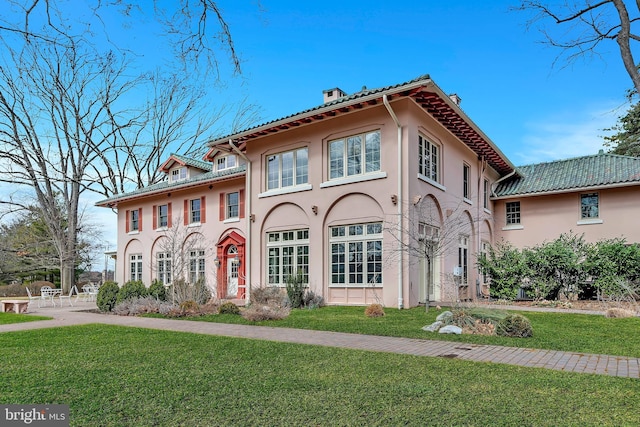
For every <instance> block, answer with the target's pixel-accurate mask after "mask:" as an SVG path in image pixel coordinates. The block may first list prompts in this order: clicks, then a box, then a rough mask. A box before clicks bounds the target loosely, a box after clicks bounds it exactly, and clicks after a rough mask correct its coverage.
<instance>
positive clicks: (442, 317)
mask: <svg viewBox="0 0 640 427" xmlns="http://www.w3.org/2000/svg"><path fill="white" fill-rule="evenodd" d="M451 319H453V313H452V312H450V311H449V310H447V311H443V312H442V313H440V314H438V317H436V322H443V323H448V322H450V321H451Z"/></svg>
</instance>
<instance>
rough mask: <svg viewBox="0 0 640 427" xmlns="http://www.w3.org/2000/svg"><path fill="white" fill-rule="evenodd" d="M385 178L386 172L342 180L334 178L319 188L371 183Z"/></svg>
mask: <svg viewBox="0 0 640 427" xmlns="http://www.w3.org/2000/svg"><path fill="white" fill-rule="evenodd" d="M386 177H387V173H386V172H369V173H364V174H360V175H350V176H348V177H344V178H334V179H332V180H331V181H325V182H323V183H321V184H320V188H327V187H335V186H336V185H345V184H353V183H355V182H364V181H372V180H374V179H383V178H386Z"/></svg>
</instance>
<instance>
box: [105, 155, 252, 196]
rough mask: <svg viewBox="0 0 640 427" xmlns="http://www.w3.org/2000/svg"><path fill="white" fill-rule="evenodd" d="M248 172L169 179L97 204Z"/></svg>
mask: <svg viewBox="0 0 640 427" xmlns="http://www.w3.org/2000/svg"><path fill="white" fill-rule="evenodd" d="M203 163H205V162H203ZM207 164H208V165H210V163H207ZM246 171H247V165H240V166H238V167H237V168H231V169H224V170H221V171H219V172H205V173H202V174H200V175H196V176H194V177H193V178H189V179H186V180H182V181H176V182H169V180H168V179H167V180H164V181H162V182H159V183H157V184H152V185H149V186H148V187H144V188H139V189H137V190H133V191H130V192H128V193H123V194H118V195H115V196H113V197H110V198H108V199H104V200H101V201H99V202H98V203H96V206H110V205H112V204H114V203H117V202H120V201H123V200H127V199H131V198H135V197H139V196H144V195H148V194H153V193H157V192H162V191H166V190H179V189H181V188H185V187H190V186H192V185H194V184H198V183H201V182H207V181H217V180H220V179H223V178H227V177H230V176H233V175H244V174H245V173H246Z"/></svg>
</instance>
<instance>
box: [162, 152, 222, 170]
mask: <svg viewBox="0 0 640 427" xmlns="http://www.w3.org/2000/svg"><path fill="white" fill-rule="evenodd" d="M176 163H177V164H179V165H181V166H190V167H192V168H196V169H200V170H203V171H211V170H212V168H213V165H212V164H211V163H209V162H203V161H202V160H196V159H192V158H191V157H187V156H183V155H181V154H175V153H171V155H170V156H169V158H168V159H167V160H165V162H164V163H163V164H161V165H160V170H161V171H162V172H165V173H167V172H169V170H170V169H171V168H173V167H174V165H175V164H176Z"/></svg>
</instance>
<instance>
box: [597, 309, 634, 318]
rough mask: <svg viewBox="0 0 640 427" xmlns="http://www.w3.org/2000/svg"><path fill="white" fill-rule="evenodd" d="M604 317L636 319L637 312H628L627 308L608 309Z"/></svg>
mask: <svg viewBox="0 0 640 427" xmlns="http://www.w3.org/2000/svg"><path fill="white" fill-rule="evenodd" d="M604 315H605V317H610V318H616V317H617V318H622V317H635V315H636V312H635V311H633V310H627V309H626V308H618V307H613V308H610V309H608V310H607V311H606V312H605V314H604Z"/></svg>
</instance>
